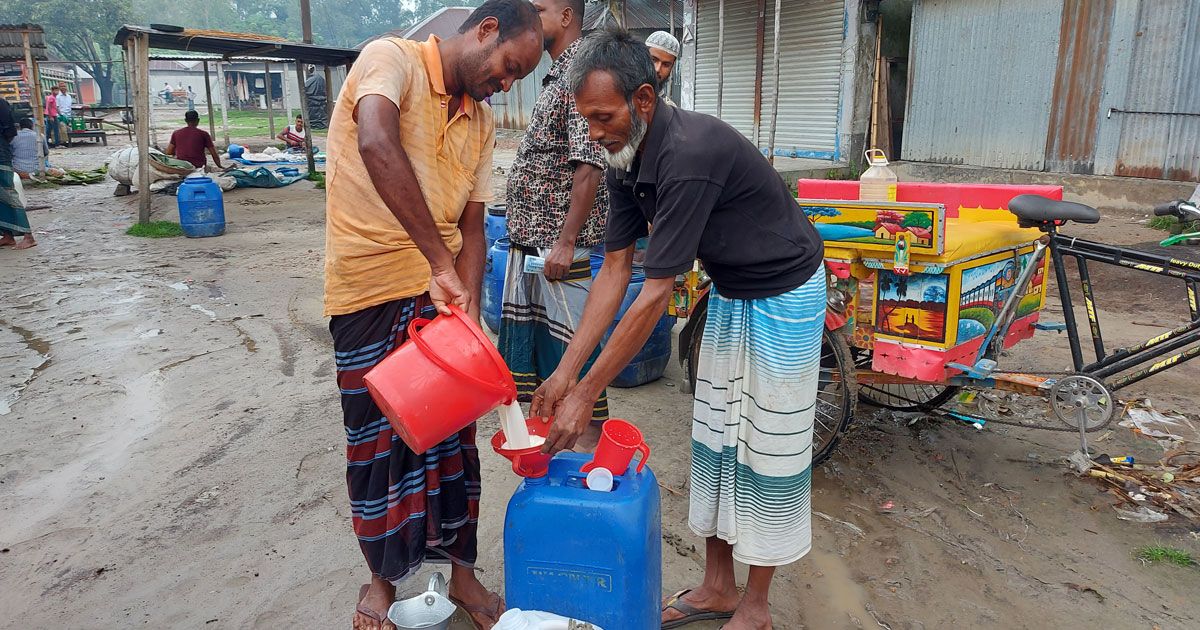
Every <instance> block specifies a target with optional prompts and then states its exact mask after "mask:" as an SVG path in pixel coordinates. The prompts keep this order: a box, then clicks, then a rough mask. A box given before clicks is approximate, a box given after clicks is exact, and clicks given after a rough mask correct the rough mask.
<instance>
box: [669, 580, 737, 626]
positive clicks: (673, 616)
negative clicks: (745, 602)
mask: <svg viewBox="0 0 1200 630" xmlns="http://www.w3.org/2000/svg"><path fill="white" fill-rule="evenodd" d="M740 600H741V596H740V595H739V594H738V592H737V591H736V590H733V591H730V592H719V591H717V590H715V589H711V588H709V587H707V586H699V587H697V588H694V589H692V590H691V591H688V592H687V593H684V594H683V596H681V597H680V598H679V601H680V602H682V603H684V604H687V605H688V606H691V607H692V608H696V609H699V610H702V611H705V612H727V613H731V612H734V611H735V610H737V609H738V602H739V601H740ZM670 601H671V598H667V599H665V600H663V611H662V623H667V622H668V621H676V620H679V619H683V618H684V617H686V616H687V615H685V614H684V613H683V612H682V611H679V610H676V609H674V608H668V607H667V604H668V602H670Z"/></svg>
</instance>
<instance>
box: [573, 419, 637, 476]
mask: <svg viewBox="0 0 1200 630" xmlns="http://www.w3.org/2000/svg"><path fill="white" fill-rule="evenodd" d="M634 453H641V454H642V459H641V461H639V462H638V466H637V472H639V473H640V472H642V468H645V466H646V461H647V460H649V459H650V447H649V446H647V445H646V441H645V439H644V438H643V437H642V432H641V430H640V429H638V428H637V427H635V426H633V424H631V423H629V422H626V421H624V420H617V419H615V418H614V419H612V420H609V421H607V422H605V423H604V428H603V429H602V430H601V432H600V443H599V444H598V445H597V446H596V454H595V455H594V456H593V457H592V461H590V462H588V463H586V464H584V465H583V468H580V469H579V471H580V472H583V473H588V472H591V470H592V469H593V468H597V467H601V468H607V469H609V470H610V471H612V474H613V476H615V477H620V476H621V475H624V474H625V473H626V471H628V470H629V462H631V461H633V454H634Z"/></svg>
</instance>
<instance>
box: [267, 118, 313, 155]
mask: <svg viewBox="0 0 1200 630" xmlns="http://www.w3.org/2000/svg"><path fill="white" fill-rule="evenodd" d="M306 135H308V130H306V129H305V128H304V117H303V116H296V124H294V125H288V126H287V127H286V128H284V130H283V131H280V132H279V135H277V136H275V138H276V139H277V140H283V141H284V143H285V144H287V148H289V149H303V148H304V137H305V136H306Z"/></svg>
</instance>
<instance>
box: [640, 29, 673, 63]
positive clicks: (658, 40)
mask: <svg viewBox="0 0 1200 630" xmlns="http://www.w3.org/2000/svg"><path fill="white" fill-rule="evenodd" d="M646 45H647V46H649V47H651V48H657V49H659V50H661V51H663V52H665V53H667V54H670V55H672V56H674V57H675V58H676V59H678V58H679V40H678V39H675V36H674V35H672V34H670V33H668V32H666V31H654V32H653V33H650V37H647V38H646Z"/></svg>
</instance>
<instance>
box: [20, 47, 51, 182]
mask: <svg viewBox="0 0 1200 630" xmlns="http://www.w3.org/2000/svg"><path fill="white" fill-rule="evenodd" d="M21 44H22V45H23V46H24V47H25V70H26V71H27V72H28V73H29V100H31V101H33V102H32V103H30V105H32V106H33V120H34V125H33V126H34V133H36V134H38V137H39V138H46V142H49V137H48V136H47V135H46V112H45V108H46V100H45V99H44V98H42V81H41V79H40V78H38V67H37V66H36V65H34V63H33V51H32V50H30V48H29V32H28V31H22V32H21ZM37 154H38V175H44V174H45V173H46V144H45V142H42V141H40V140H39V142H38V143H37Z"/></svg>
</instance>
